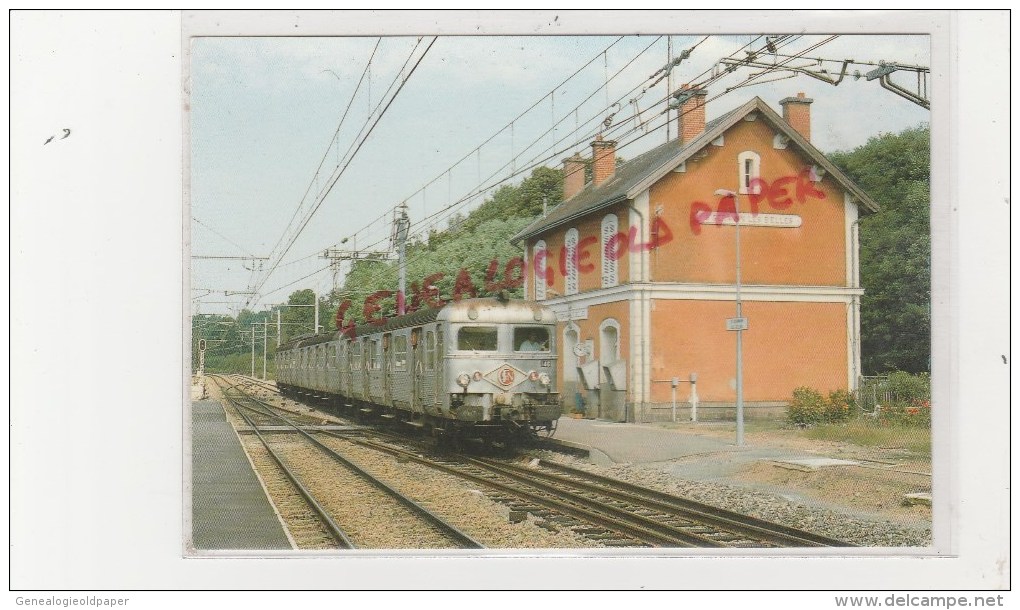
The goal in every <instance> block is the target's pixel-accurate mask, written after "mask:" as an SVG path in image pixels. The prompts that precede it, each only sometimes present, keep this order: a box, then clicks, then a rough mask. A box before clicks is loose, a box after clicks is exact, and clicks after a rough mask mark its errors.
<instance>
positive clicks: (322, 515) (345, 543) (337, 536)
mask: <svg viewBox="0 0 1020 610" xmlns="http://www.w3.org/2000/svg"><path fill="white" fill-rule="evenodd" d="M227 383H230V382H227ZM230 387H231V388H235V387H236V386H234V385H232V384H231V386H230ZM223 397H224V398H225V399H226V400H227V401H229V402H230V403H231V404H232V405H234V406H235V407H243V406H244V405H241V404H239V403H237V402H236V401H235V399H234V398H233V397H231V396H228V394H227V390H224V392H223ZM237 414H238V415H240V416H241V418H242V419H244V421H245V422H246V423H247V424H248V425H249V426H250V427H251V429H252V430H253V431H254V432H255V435H256V436H257V437H258V439H259V441H260V442H261V443H262V445H263V446H264V447H265V448H266V451H267V452H268V453H269V456H270V457H272V458H273V461H274V462H276V465H277V466H279V467H280V469H281V470H282V471H283V474H284V475H285V476H286V477H287V479H288V480H290V482H291V484H292V485H293V486H294V488H295V489H297V491H298V493H300V494H301V497H302V498H304V500H305V502H307V503H308V505H309V506H310V507H311V508H312V510H314V511H315V512H316V514H318V516H319V519H321V520H322V522H323V523H324V524H325V525H326V529H327V530H329V534H330V535H331V536H332V537H333V539H334V540H336V542H337V544H338V545H340V547H341V548H345V549H355V548H357V546H355V544H354V542H352V541H351V539H350V538H349V537H348V536H347V533H346V532H344V531H343V529H342V528H341V527H340V526H339V525H338V524H337V523H336V522H335V521H333V518H332V517H330V516H329V513H328V512H327V511H326V509H325V508H323V507H322V505H321V504H319V503H318V502H317V501H316V500H315V497H314V496H312V493H311V492H310V491H308V489H307V488H306V487H305V486H304V485H302V484H301V482H300V481H299V480H298V478H297V475H296V474H294V472H293V471H291V469H290V468H288V467H287V465H286V464H284V462H283V459H282V458H280V456H279V455H277V453H276V452H275V451H273V448H272V447H270V446H269V441H267V440H266V439H265V438H264V437H263V436H262V433H261V432H259V430H258V427H257V426H256V425H255V422H253V421H252V420H251V419H250V418H249V417H248V416H247V415H245V414H244V412H243V411H242V410H241V409H238V410H237Z"/></svg>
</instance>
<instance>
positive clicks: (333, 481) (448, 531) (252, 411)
mask: <svg viewBox="0 0 1020 610" xmlns="http://www.w3.org/2000/svg"><path fill="white" fill-rule="evenodd" d="M228 383H229V382H228ZM223 396H224V398H225V399H226V400H227V401H228V402H229V403H230V404H231V405H232V406H233V407H234V409H235V410H236V412H237V413H238V415H239V416H240V417H241V419H243V420H244V421H245V423H246V424H247V425H248V427H249V430H250V431H251V432H252V433H253V434H254V436H255V437H256V438H257V439H258V442H259V445H260V447H262V448H263V449H264V451H265V452H266V453H267V454H268V456H269V457H270V459H271V460H272V462H273V464H274V465H275V467H276V469H278V470H279V471H280V472H282V473H283V475H284V476H285V477H286V478H287V480H288V481H290V484H291V486H292V487H293V489H294V490H296V492H297V494H299V495H300V496H301V498H302V499H303V501H304V503H305V505H306V507H307V510H306V511H305V512H306V513H314V515H316V517H317V519H318V521H319V526H318V528H316V527H310V526H309V525H308V523H307V520H304V521H302V522H301V523H300V524H299V525H300V526H301V527H302V528H304V529H306V530H308V529H311V530H312V531H313V540H316V542H314V543H313V544H321V541H318V539H315V538H314V531H315V530H316V529H319V530H320V531H325V532H327V533H328V534H329V536H330V537H331V538H332V539H333V540H334V541H335V546H333V547H332V548H340V549H353V548H357V547H358V546H367V547H369V548H379V547H378V546H377V545H376V544H373V543H369V544H367V545H359V544H357V542H358V539H359V535H358V534H357V533H355V532H354V530H356V529H360V530H361V531H362V537H365V538H367V539H371V535H372V534H371V532H372V531H375V530H378V529H380V528H379V523H378V521H376V522H375V523H369V524H366V523H360V524H354V523H353V522H355V521H356V519H355V518H354V516H352V515H353V513H357V512H360V509H361V508H365V507H367V508H369V509H370V510H369V511H368V512H370V513H380V512H382V511H386V512H387V513H388V514H389V516H391V517H392V518H393V519H394V521H397V520H399V523H400V525H399V527H387V528H386V529H387V530H389V532H388V533H389V534H390V538H391V539H392V537H393V536H392V534H393V532H394V531H398V532H400V534H401V535H402V536H403V537H404V538H406V539H408V540H409V542H408V543H406V544H404V545H401V544H399V543H397V544H394V545H392V547H391V548H400V547H401V546H407V547H408V548H484V547H483V545H482V544H480V543H479V542H477V541H476V540H474V539H473V538H471V537H470V536H468V535H467V534H465V533H464V532H462V531H461V530H459V529H458V528H456V527H454V526H453V525H451V524H449V523H447V522H446V521H444V520H443V519H442V518H440V517H438V516H437V515H435V514H433V513H432V512H431V511H429V510H428V509H426V508H425V507H424V506H422V505H420V504H418V503H417V502H415V501H414V500H413V499H411V498H409V497H407V496H405V495H404V494H401V493H400V492H399V491H397V490H396V489H394V488H392V487H390V486H389V485H387V484H386V483H385V482H384V481H382V480H380V479H378V478H376V477H374V476H373V475H371V474H370V473H369V472H367V471H366V470H365V469H363V468H362V467H360V466H359V465H357V464H356V463H354V462H352V461H351V460H349V459H347V458H346V457H344V456H343V455H341V454H340V453H339V452H337V451H336V450H334V449H332V448H330V447H327V446H326V445H324V444H323V443H321V442H320V441H319V440H317V439H315V438H314V437H313V436H312V434H311V433H309V432H307V431H306V430H304V429H302V427H301V425H299V424H296V423H294V422H291V421H290V420H288V419H287V418H285V417H283V416H281V415H278V414H275V413H272V412H270V411H268V410H266V406H267V405H266V404H265V403H263V402H261V401H259V400H258V399H256V398H253V397H252V396H249V395H247V394H245V393H244V392H243V391H241V390H240V389H239V388H238V387H237V386H236V385H230V386H229V387H228V388H225V389H224V392H223ZM267 421H275V422H277V423H282V424H283V425H284V426H286V427H287V428H289V429H290V430H291V432H292V433H291V434H287V435H279V434H274V435H272V436H273V439H272V440H270V439H269V438H267V436H266V435H265V434H263V433H262V430H263V429H264V428H265V427H266V423H265V422H267ZM274 431H277V432H278V431H279V430H278V429H277V427H276V426H274ZM281 436H285V437H287V438H286V439H284V440H280V437H281ZM295 439H300V440H299V442H298V443H295V442H294V440H295ZM295 444H299V445H301V447H295V446H294V445H295ZM274 446H275V448H274ZM309 453H312V454H315V455H317V456H318V461H317V462H312V461H309V457H310V456H309V455H308V454H309ZM288 456H289V458H288ZM299 459H300V461H302V462H304V464H305V465H304V466H300V465H296V464H295V463H293V462H298V461H299ZM323 460H326V461H328V462H331V464H330V465H328V466H327V465H323V464H322V461H323ZM306 482H307V484H306ZM313 485H315V486H319V485H325V486H328V487H331V488H333V489H334V490H335V489H336V488H343V489H344V492H345V496H346V497H347V498H355V500H354V502H347V503H346V506H340V507H336V506H334V507H327V506H325V504H326V502H320V500H319V499H317V498H316V496H315V495H314V493H313V491H311V489H312V488H313ZM267 486H268V485H267ZM290 495H291V496H293V494H290ZM355 503H357V504H358V505H359V506H357V507H355V506H352V505H353V504H355ZM334 504H336V502H334ZM387 504H388V505H389V506H386V505H387ZM331 509H332V510H331ZM334 513H342V514H347V515H348V519H347V520H346V521H345V520H344V519H342V518H339V517H336V518H335V514H334ZM397 513H399V515H398V514H397ZM348 521H349V522H351V524H348V523H347V522H348ZM341 522H344V524H343V525H341ZM385 525H387V526H390V525H393V524H392V523H388V524H385ZM349 530H350V531H349ZM320 538H321V536H320ZM412 541H413V542H412ZM314 548H322V547H321V546H315V547H314Z"/></svg>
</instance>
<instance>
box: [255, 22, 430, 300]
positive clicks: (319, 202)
mask: <svg viewBox="0 0 1020 610" xmlns="http://www.w3.org/2000/svg"><path fill="white" fill-rule="evenodd" d="M437 39H438V37H433V38H432V41H431V42H430V43H429V45H428V46H427V47H426V48H425V50H424V51H423V52H422V54H421V55H420V56H419V57H418V59H417V61H416V62H415V64H414V66H413V67H412V68H411V70H410V72H408V74H407V75H406V76H404V77H403V79H402V80H401V82H400V85H399V86H398V87H397V89H396V91H395V92H394V93H393V95H392V96H390V97H389V101H387V102H386V104H385V106H384V107H383V108H382V111H381V112H379V114H378V115H377V116H376V117H375V120H374V121H372V122H371V125H370V126H368V128H367V131H366V130H365V129H364V128H363V129H362V133H363V134H364V135H363V136H362V135H361V134H359V138H358V140H360V141H358V140H356V142H357V144H356V146H354V148H353V150H352V151H351V152H350V154H349V155H346V156H345V159H346V162H345V163H344V164H343V166H342V167H340V168H338V170H337V171H335V172H334V175H333V176H332V177H331V178H330V180H329V185H328V186H327V187H326V188H325V190H324V191H323V192H321V194H320V195H319V196H318V197H317V202H316V203H315V205H314V206H313V207H312V209H311V210H310V211H309V212H308V214H306V216H305V218H304V220H303V221H302V222H301V224H300V225H299V226H298V228H297V231H296V232H295V233H294V235H293V237H291V238H290V240H289V241H288V243H287V245H286V247H284V248H283V250H282V251H281V252H280V253H279V254H278V255H277V256H276V257H275V258H274V261H273V264H272V266H271V267H270V268H269V270H268V271H267V272H266V273H265V275H264V276H263V277H262V278H261V279H260V280H259V281H258V282H257V283H256V284H255V286H254V287H253V292H255V293H258V291H259V290H260V289H261V287H262V286H263V285H264V284H265V282H266V280H267V279H268V278H269V277H270V276H271V275H272V274H273V272H274V271H275V270H276V267H277V266H278V265H279V264H280V262H281V261H282V259H283V257H284V256H286V255H287V252H288V251H289V250H290V248H291V246H293V244H294V242H295V241H296V240H297V238H298V237H299V236H300V235H301V233H302V232H303V231H304V229H305V227H306V226H308V222H309V221H310V220H311V219H312V217H313V216H314V215H315V212H316V211H318V209H319V208H320V207H321V206H322V203H323V201H325V199H326V197H327V196H328V195H329V193H330V192H331V191H332V190H333V187H334V186H335V185H336V183H337V181H339V180H340V178H341V177H342V176H343V174H344V172H345V171H346V169H347V168H348V167H349V166H350V163H351V161H352V160H353V159H354V158H355V157H356V156H357V154H358V151H360V150H361V147H362V146H363V145H364V144H365V142H366V141H367V140H368V137H369V136H370V135H371V134H372V131H373V130H374V129H375V127H376V126H377V125H378V124H379V121H380V120H382V117H383V116H385V115H386V111H387V110H389V108H390V106H391V105H392V104H393V102H394V101H395V100H396V99H397V96H398V95H399V94H400V91H401V90H403V88H404V85H406V84H407V81H408V80H409V79H410V78H411V76H412V75H413V74H414V72H415V70H417V69H418V66H420V65H421V62H422V60H423V59H425V56H426V55H427V54H428V52H429V50H430V49H431V48H432V45H434V44H435V42H436V40H437ZM415 49H417V45H416V46H415ZM413 54H414V50H412V53H411V55H409V57H408V62H409V61H410V58H411V57H413ZM408 62H405V64H404V65H405V67H406V65H407V63H408ZM401 72H403V69H401ZM398 79H399V74H398ZM394 82H396V80H394ZM391 88H392V86H391ZM388 93H389V91H387V94H388ZM386 97H387V95H386V94H384V95H383V97H382V99H383V100H385V99H386ZM380 104H382V102H380ZM370 118H371V117H370ZM248 303H251V301H250V300H249V301H248Z"/></svg>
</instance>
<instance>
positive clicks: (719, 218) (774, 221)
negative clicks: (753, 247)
mask: <svg viewBox="0 0 1020 610" xmlns="http://www.w3.org/2000/svg"><path fill="white" fill-rule="evenodd" d="M700 222H701V224H703V225H729V226H734V225H736V224H737V220H736V219H735V218H733V214H726V213H723V214H720V213H719V212H712V213H711V214H709V215H707V216H706V217H704V218H703V219H701V220H700ZM801 222H802V220H801V217H800V216H797V215H796V214H751V213H750V212H741V213H740V226H742V227H777V228H781V229H792V228H796V227H799V226H800V225H801Z"/></svg>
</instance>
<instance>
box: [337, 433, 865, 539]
mask: <svg viewBox="0 0 1020 610" xmlns="http://www.w3.org/2000/svg"><path fill="white" fill-rule="evenodd" d="M350 441H351V442H354V443H358V444H361V445H364V446H367V447H371V448H374V449H376V450H378V451H382V452H385V453H389V454H391V455H393V456H396V457H398V458H400V459H403V460H413V461H416V462H418V463H422V464H425V465H428V466H430V467H432V468H435V469H438V470H441V471H443V472H446V473H448V474H452V475H455V476H458V477H461V478H463V479H467V480H470V481H472V482H474V483H477V484H481V485H484V486H486V487H488V488H490V489H492V490H494V491H495V492H496V494H497V495H496V496H494V499H498V500H499V501H501V502H503V503H505V504H507V505H508V506H509V507H510V509H511V510H512V511H516V512H519V513H531V514H533V515H534V516H536V517H538V518H541V519H543V520H545V521H546V522H548V523H549V526H550V527H560V528H569V529H570V530H572V531H574V532H575V533H577V534H579V535H582V536H584V537H586V538H589V539H591V540H593V541H595V542H597V543H598V544H600V545H602V546H615V547H621V546H645V547H687V548H689V547H707V548H783V547H794V548H802V547H826V546H837V547H845V546H852V545H850V544H848V543H846V542H843V541H840V540H835V539H832V538H827V537H824V536H819V535H817V534H813V533H811V532H806V531H802V530H797V529H794V528H790V527H786V526H783V525H779V524H775V523H770V522H767V521H763V520H760V519H756V518H754V517H750V516H747V515H741V514H739V513H735V512H732V511H726V510H723V509H719V508H716V507H712V506H708V505H705V504H700V503H697V502H693V501H690V500H686V499H683V498H679V497H677V496H672V495H669V494H665V493H662V492H658V491H655V490H651V489H647V488H643V487H639V486H636V485H632V484H629V483H625V482H623V481H618V480H615V479H610V478H606V477H600V476H597V475H593V474H590V473H587V472H585V471H582V470H578V469H574V468H569V467H566V466H560V465H558V464H554V463H551V462H541V461H538V460H533V461H532V465H531V466H529V467H522V466H518V465H515V464H512V463H509V462H506V461H501V460H494V459H489V458H476V457H469V456H464V455H452V456H445V457H442V458H434V457H425V456H423V455H421V454H420V453H419V452H417V451H415V450H412V449H407V448H401V447H398V446H394V445H392V444H389V443H381V442H378V441H373V440H369V439H364V438H360V439H350Z"/></svg>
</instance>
